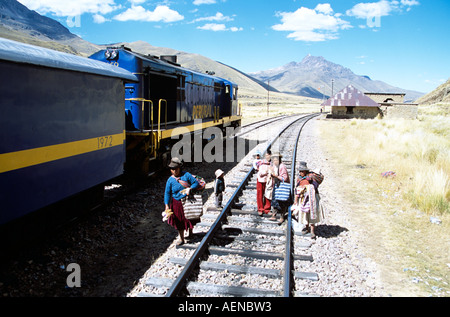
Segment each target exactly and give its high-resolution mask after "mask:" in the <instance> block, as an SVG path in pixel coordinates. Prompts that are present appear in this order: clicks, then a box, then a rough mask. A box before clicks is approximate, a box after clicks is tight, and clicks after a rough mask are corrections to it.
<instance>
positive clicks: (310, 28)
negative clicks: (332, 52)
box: [272, 4, 352, 42]
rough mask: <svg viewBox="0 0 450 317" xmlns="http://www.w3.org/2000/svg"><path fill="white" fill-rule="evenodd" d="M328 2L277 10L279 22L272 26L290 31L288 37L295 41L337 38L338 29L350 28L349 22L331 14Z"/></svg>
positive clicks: (331, 10)
mask: <svg viewBox="0 0 450 317" xmlns="http://www.w3.org/2000/svg"><path fill="white" fill-rule="evenodd" d="M332 13H333V9H332V8H331V6H330V5H329V4H319V5H318V6H317V7H316V8H315V9H308V8H305V7H301V8H300V9H298V10H297V11H294V12H278V13H277V16H279V17H281V22H282V23H281V24H277V25H274V26H272V29H274V30H276V31H287V32H291V33H290V34H289V35H288V38H292V39H294V40H296V41H306V42H322V41H326V40H334V39H337V38H338V34H337V33H338V31H339V30H345V29H349V28H352V26H351V25H350V23H348V22H347V21H344V20H342V19H341V18H340V16H341V15H337V14H335V15H333V14H332Z"/></svg>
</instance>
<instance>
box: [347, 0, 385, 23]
mask: <svg viewBox="0 0 450 317" xmlns="http://www.w3.org/2000/svg"><path fill="white" fill-rule="evenodd" d="M392 10H393V6H392V3H391V2H389V1H387V0H381V1H379V2H370V3H358V4H357V5H355V6H354V7H353V8H351V9H350V10H347V12H346V14H347V15H348V16H354V17H356V18H358V19H368V18H372V17H383V16H388V15H389V14H390V13H391V12H392Z"/></svg>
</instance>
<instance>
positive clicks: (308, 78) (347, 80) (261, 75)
mask: <svg viewBox="0 0 450 317" xmlns="http://www.w3.org/2000/svg"><path fill="white" fill-rule="evenodd" d="M249 75H250V76H253V77H255V78H257V79H259V80H261V81H264V82H267V81H270V85H271V86H273V87H275V88H276V89H278V90H279V91H282V92H287V93H292V94H299V95H303V96H309V97H314V98H322V97H323V94H324V95H325V97H326V98H328V97H329V96H330V95H331V91H332V82H331V81H332V79H334V92H338V91H340V90H341V89H343V88H345V87H347V86H348V85H349V84H351V85H353V86H354V87H356V88H357V89H359V90H361V91H363V92H398V93H406V97H405V98H406V100H408V101H413V100H415V99H417V98H419V97H421V96H422V95H423V93H420V92H417V91H409V90H405V89H402V88H398V87H394V86H391V85H389V84H386V83H385V82H382V81H379V80H372V79H370V77H368V76H360V75H356V74H355V73H353V72H352V71H351V70H350V69H348V68H346V67H343V66H341V65H338V64H335V63H332V62H330V61H328V60H326V59H325V58H323V57H322V56H311V55H308V56H306V57H305V58H304V59H303V60H302V61H301V62H300V63H297V62H291V63H289V64H286V65H284V66H281V67H278V68H275V69H270V70H266V71H260V72H257V73H251V74H249ZM319 89H320V91H319Z"/></svg>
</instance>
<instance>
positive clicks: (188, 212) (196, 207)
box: [181, 195, 203, 220]
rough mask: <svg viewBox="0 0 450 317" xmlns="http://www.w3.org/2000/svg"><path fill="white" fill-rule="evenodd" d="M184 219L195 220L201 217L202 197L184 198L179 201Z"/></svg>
mask: <svg viewBox="0 0 450 317" xmlns="http://www.w3.org/2000/svg"><path fill="white" fill-rule="evenodd" d="M181 203H182V204H183V210H184V217H185V218H186V219H188V220H197V219H200V217H201V216H202V215H203V197H202V195H193V196H186V197H184V198H183V199H182V200H181Z"/></svg>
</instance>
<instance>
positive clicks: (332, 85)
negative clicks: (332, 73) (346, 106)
mask: <svg viewBox="0 0 450 317" xmlns="http://www.w3.org/2000/svg"><path fill="white" fill-rule="evenodd" d="M333 97H334V79H332V80H331V98H333Z"/></svg>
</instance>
